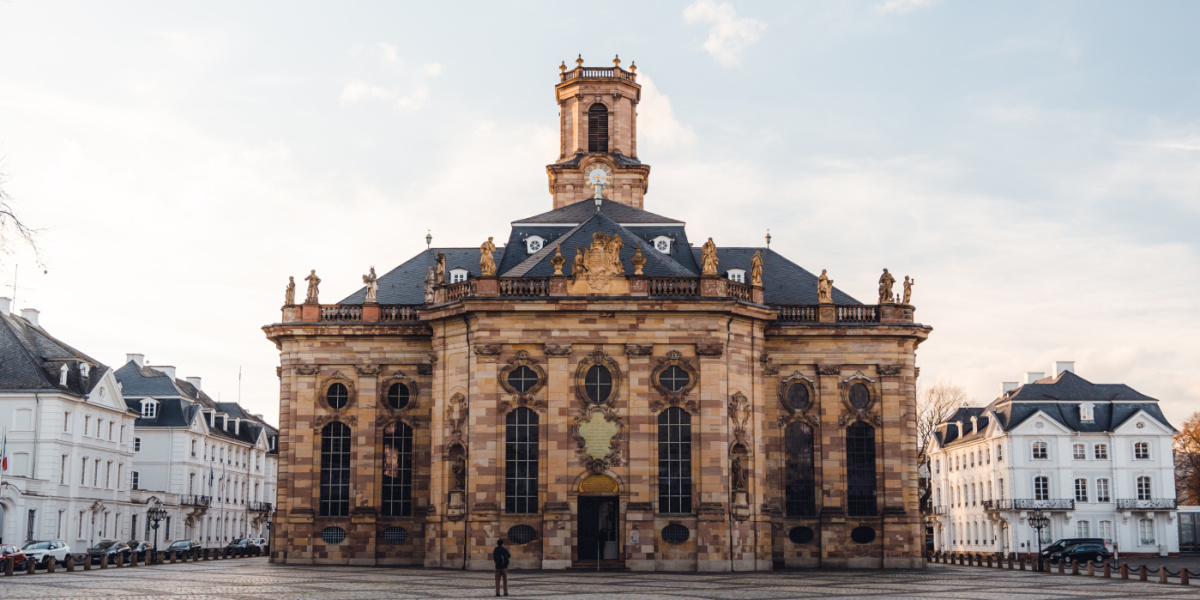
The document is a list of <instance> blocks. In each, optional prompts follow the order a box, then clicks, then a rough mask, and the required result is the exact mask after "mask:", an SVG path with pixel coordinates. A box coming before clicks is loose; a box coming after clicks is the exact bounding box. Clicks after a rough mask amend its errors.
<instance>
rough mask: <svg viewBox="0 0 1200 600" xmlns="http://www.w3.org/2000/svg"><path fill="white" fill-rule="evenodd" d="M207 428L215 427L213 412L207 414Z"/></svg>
mask: <svg viewBox="0 0 1200 600" xmlns="http://www.w3.org/2000/svg"><path fill="white" fill-rule="evenodd" d="M208 426H209V427H216V426H217V411H215V410H214V411H212V412H210V413H208Z"/></svg>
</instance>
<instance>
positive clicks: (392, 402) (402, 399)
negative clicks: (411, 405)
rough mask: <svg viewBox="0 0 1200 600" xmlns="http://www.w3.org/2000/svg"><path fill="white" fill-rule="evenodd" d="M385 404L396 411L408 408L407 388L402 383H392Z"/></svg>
mask: <svg viewBox="0 0 1200 600" xmlns="http://www.w3.org/2000/svg"><path fill="white" fill-rule="evenodd" d="M387 403H388V406H390V407H392V408H394V409H396V410H400V409H402V408H404V407H405V406H408V386H407V385H404V384H403V383H393V384H392V385H391V387H389V388H388V393H387Z"/></svg>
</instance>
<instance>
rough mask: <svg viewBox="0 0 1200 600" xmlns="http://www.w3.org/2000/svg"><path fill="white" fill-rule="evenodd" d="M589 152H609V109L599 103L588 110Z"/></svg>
mask: <svg viewBox="0 0 1200 600" xmlns="http://www.w3.org/2000/svg"><path fill="white" fill-rule="evenodd" d="M588 152H608V107H607V106H605V105H603V104H600V103H599V102H597V103H595V104H593V105H592V106H591V108H589V109H588Z"/></svg>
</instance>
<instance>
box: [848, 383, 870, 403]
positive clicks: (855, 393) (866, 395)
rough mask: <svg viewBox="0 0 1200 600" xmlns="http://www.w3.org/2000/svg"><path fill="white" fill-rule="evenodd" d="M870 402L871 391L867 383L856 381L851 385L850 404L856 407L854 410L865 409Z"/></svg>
mask: <svg viewBox="0 0 1200 600" xmlns="http://www.w3.org/2000/svg"><path fill="white" fill-rule="evenodd" d="M869 404H871V392H870V391H868V390H867V386H866V385H863V384H861V383H856V384H854V385H852V386H850V406H852V407H854V410H863V409H864V408H866V407H867V405H869Z"/></svg>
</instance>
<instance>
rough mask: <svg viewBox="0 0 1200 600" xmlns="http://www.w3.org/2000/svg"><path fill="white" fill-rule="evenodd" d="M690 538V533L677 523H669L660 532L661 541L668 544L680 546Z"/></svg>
mask: <svg viewBox="0 0 1200 600" xmlns="http://www.w3.org/2000/svg"><path fill="white" fill-rule="evenodd" d="M689 537H692V532H691V531H690V530H689V529H688V528H687V527H684V526H683V525H680V524H679V523H671V524H670V525H667V526H666V527H663V530H662V539H663V541H664V542H666V543H668V544H682V543H684V542H686V541H688V538H689Z"/></svg>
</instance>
